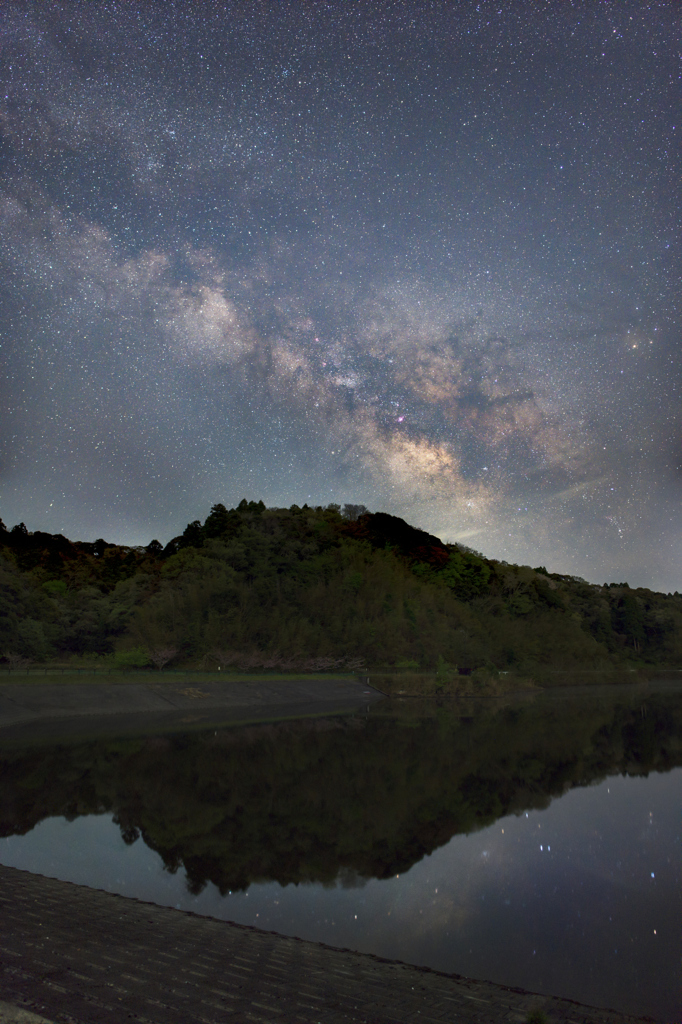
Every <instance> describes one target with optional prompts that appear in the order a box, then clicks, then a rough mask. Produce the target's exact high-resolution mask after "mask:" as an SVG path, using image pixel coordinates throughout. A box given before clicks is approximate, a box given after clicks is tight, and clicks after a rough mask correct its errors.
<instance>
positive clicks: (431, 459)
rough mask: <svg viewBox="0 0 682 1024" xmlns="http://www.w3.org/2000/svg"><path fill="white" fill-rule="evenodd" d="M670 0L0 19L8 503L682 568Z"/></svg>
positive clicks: (132, 539)
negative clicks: (411, 531)
mask: <svg viewBox="0 0 682 1024" xmlns="http://www.w3.org/2000/svg"><path fill="white" fill-rule="evenodd" d="M680 22H681V11H680V6H679V4H677V3H676V2H650V3H644V2H641V0H637V2H627V0H618V2H615V0H614V2H608V0H604V2H594V0H584V2H581V0H562V2H559V0H556V2H549V0H545V2H539V3H533V4H525V3H518V2H516V0H497V2H495V3H491V2H486V0H482V2H480V3H476V2H473V0H472V2H468V0H461V2H454V0H448V2H437V0H433V2H426V0H424V2H417V0H402V2H390V0H383V2H382V0H375V2H372V3H371V4H370V3H350V2H341V0H330V2H326V3H323V2H315V0H311V2H305V3H303V2H301V0H291V2H287V0H278V2H276V3H260V2H256V0H253V2H232V3H230V2H227V3H215V2H212V3H202V2H191V3H190V2H181V0H178V2H175V3H151V2H150V3H145V4H138V5H134V4H131V3H124V2H120V3H113V2H111V3H100V2H96V0H95V2H87V3H85V2H77V0H76V2H68V3H53V2H41V3H37V2H34V3H31V2H21V3H12V2H10V0H8V2H6V3H4V4H3V5H2V11H0V38H1V39H2V62H1V63H0V128H1V130H2V146H1V149H0V331H1V335H0V338H1V348H0V353H1V356H2V363H3V371H4V372H3V385H2V389H3V390H2V393H1V396H0V403H1V404H0V410H1V417H2V421H1V427H2V429H1V430H0V446H1V448H0V452H1V470H2V475H1V478H0V479H1V485H0V488H1V489H0V502H1V503H0V515H2V518H3V519H4V521H5V523H6V524H7V525H8V526H12V525H13V524H14V523H16V522H18V521H20V520H22V521H24V522H25V523H26V525H27V527H28V529H29V530H31V531H33V530H44V531H47V532H51V533H58V532H63V533H64V534H66V535H67V536H68V537H71V538H76V537H80V538H82V539H83V540H94V539H95V538H97V537H100V536H104V537H106V538H107V539H108V540H111V541H116V542H119V543H124V544H141V543H144V544H147V543H148V542H149V540H150V539H151V538H152V537H158V538H159V539H160V540H161V541H163V542H164V543H165V541H166V540H168V539H169V538H170V537H171V536H173V535H174V534H176V533H178V532H179V531H181V530H182V529H183V527H184V525H185V524H186V523H187V522H188V521H191V520H194V519H196V518H201V519H203V518H204V517H205V516H206V514H207V511H208V509H209V508H210V506H211V505H212V504H213V503H214V502H224V503H225V505H227V506H228V507H230V506H233V505H236V504H237V503H238V501H239V500H240V499H241V498H242V497H244V496H245V497H247V498H249V499H254V500H258V499H263V501H264V502H265V504H266V505H268V506H271V505H272V506H275V505H276V506H288V505H290V504H292V503H294V502H296V503H298V504H299V505H303V503H304V502H307V503H308V504H310V505H311V506H316V505H325V504H327V503H328V502H341V503H343V502H362V503H364V504H365V505H367V506H368V507H369V508H370V509H372V511H379V510H382V511H385V512H390V513H393V514H395V515H400V516H403V517H405V518H407V519H408V520H409V521H410V522H411V523H413V524H414V525H415V526H419V527H421V528H423V529H426V530H429V531H431V532H432V533H435V534H437V535H438V536H440V537H442V538H443V539H444V540H446V541H462V542H464V543H466V544H468V545H470V546H473V547H475V548H477V549H480V550H481V551H483V552H484V553H485V554H486V555H488V556H490V557H494V558H497V559H505V560H507V561H510V562H522V563H529V564H531V565H537V564H539V563H541V564H543V565H546V566H547V567H548V569H549V570H550V571H555V572H562V573H572V574H577V575H580V576H583V577H585V578H586V579H588V580H591V581H594V582H603V581H604V580H618V581H620V580H626V579H627V580H628V581H629V582H630V583H631V584H632V585H644V586H649V587H655V588H660V589H662V590H665V591H675V590H680V589H682V588H681V584H682V530H681V528H680V516H679V500H680V484H681V480H680V472H681V469H682V451H681V450H680V446H681V442H682V410H681V407H680V402H679V393H680V378H681V373H682V352H681V351H680V328H681V321H682V317H681V311H680V291H679V282H680V278H681V276H682V259H681V256H682V251H681V243H680V230H679V229H680V211H681V210H682V194H681V193H682V188H681V185H680V182H682V173H681V172H682V167H681V166H680V164H681V160H680V146H679V136H680V131H681V126H680V123H679V115H680V67H679V44H680V28H681V24H680Z"/></svg>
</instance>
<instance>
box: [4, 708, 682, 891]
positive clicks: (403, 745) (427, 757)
mask: <svg viewBox="0 0 682 1024" xmlns="http://www.w3.org/2000/svg"><path fill="white" fill-rule="evenodd" d="M679 764H682V695H681V696H679V697H678V696H676V695H675V694H673V693H668V694H665V693H658V694H649V695H648V696H647V697H646V700H644V698H643V696H642V693H641V691H640V692H639V695H633V691H629V692H628V693H625V692H621V693H620V694H618V693H617V692H615V691H614V692H611V693H608V692H606V693H605V692H604V691H601V692H600V693H592V694H589V695H585V696H580V697H579V698H577V697H576V698H570V697H569V696H568V695H563V696H562V697H561V698H556V697H554V695H552V696H551V697H544V696H541V697H538V698H535V699H531V700H526V701H524V702H520V703H507V704H506V705H504V706H502V705H499V704H496V703H495V704H493V703H489V704H487V705H483V706H478V707H477V706H476V705H475V704H474V703H473V702H471V703H470V705H468V706H467V705H464V703H463V702H459V703H457V702H455V703H453V704H452V705H450V706H446V705H444V706H442V707H435V706H434V705H433V704H427V703H424V704H419V703H417V702H409V701H406V702H402V703H401V702H386V703H384V704H383V705H381V706H380V707H377V708H376V709H374V710H373V711H372V712H371V713H370V714H369V715H368V716H367V717H353V718H346V719H338V718H337V719H319V720H316V721H313V722H310V721H305V722H297V723H285V724H279V725H263V726H253V727H249V728H244V729H231V730H222V731H219V732H218V733H216V734H214V732H213V731H211V732H210V733H194V734H183V735H176V736H170V737H150V738H146V739H130V740H120V741H116V742H108V743H101V742H98V743H89V744H81V745H74V746H68V747H51V748H49V749H44V748H43V749H33V750H28V751H18V752H17V751H12V752H5V753H3V754H2V755H0V771H1V772H2V777H3V787H2V792H1V795H0V801H1V802H0V831H1V834H2V835H12V834H17V833H25V832H27V831H29V830H30V829H31V828H32V827H33V826H34V825H35V824H36V823H37V822H38V821H40V820H41V819H42V818H45V817H48V816H54V815H66V816H67V817H68V818H73V817H77V816H78V815H82V814H92V813H97V812H102V811H113V812H114V815H115V820H116V821H117V823H118V824H119V826H120V828H121V832H122V835H123V838H124V840H125V841H126V842H134V841H135V839H136V838H138V836H140V835H141V836H142V837H143V838H144V841H145V842H146V843H147V845H148V846H150V847H151V848H152V849H154V850H156V851H158V852H159V854H160V855H161V856H162V858H163V861H164V863H165V865H166V867H167V869H168V870H169V871H176V870H178V869H179V868H181V867H184V869H185V870H186V872H187V877H188V885H189V888H190V889H191V890H192V891H193V892H199V891H200V890H201V889H202V887H203V886H204V885H205V884H206V882H207V881H212V882H214V883H215V884H216V885H217V886H218V887H219V889H220V890H221V891H223V892H225V891H228V890H233V891H234V890H236V889H243V888H246V887H247V886H248V885H249V884H250V883H251V882H253V881H257V880H270V879H273V880H276V881H279V882H281V883H282V884H286V883H288V882H301V881H319V882H323V883H327V884H330V883H332V882H334V881H335V880H337V879H338V880H340V881H341V882H342V883H343V884H347V885H357V884H361V882H362V879H364V878H368V877H378V878H383V877H388V876H390V875H393V874H396V873H399V872H403V871H405V870H407V869H408V868H409V867H410V866H411V865H412V864H414V863H415V862H416V861H418V860H420V859H421V858H422V857H423V856H424V855H425V854H427V853H430V852H431V851H432V850H434V849H435V848H436V847H438V846H441V845H443V844H444V843H446V842H447V841H448V840H449V839H450V838H451V837H452V836H453V835H454V834H456V833H462V832H470V831H473V830H475V829H478V828H481V827H484V826H486V825H488V824H491V823H492V822H494V821H495V820H496V819H497V818H499V817H501V816H503V815H506V814H510V813H520V812H521V811H524V810H527V809H530V808H538V807H543V806H546V805H547V804H548V803H549V801H550V800H551V798H552V797H553V796H556V795H559V794H561V793H562V792H564V791H565V790H566V789H568V788H570V787H572V786H576V785H585V784H587V783H589V782H592V781H594V780H595V779H598V778H600V777H603V776H605V775H607V774H614V773H617V772H627V773H629V774H642V773H647V772H649V771H652V770H662V771H663V770H667V769H670V768H672V767H674V766H676V765H679Z"/></svg>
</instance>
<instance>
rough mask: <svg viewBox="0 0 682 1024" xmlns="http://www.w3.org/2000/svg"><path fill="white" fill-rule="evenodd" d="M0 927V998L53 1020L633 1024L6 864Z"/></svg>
mask: <svg viewBox="0 0 682 1024" xmlns="http://www.w3.org/2000/svg"><path fill="white" fill-rule="evenodd" d="M0 921H1V922H2V924H1V928H0V999H1V1000H3V1001H4V1002H5V1003H6V1004H10V1005H11V1006H13V1007H16V1008H21V1009H24V1010H26V1011H30V1012H32V1013H34V1014H37V1015H39V1016H41V1017H43V1018H46V1019H47V1020H49V1021H51V1022H54V1024H121V1022H123V1021H138V1022H140V1024H218V1022H223V1021H232V1022H240V1024H241V1022H254V1024H265V1022H267V1024H271V1022H278V1024H354V1022H357V1024H360V1022H365V1024H407V1022H414V1024H416V1022H419V1024H445V1022H452V1021H454V1022H457V1024H473V1022H476V1024H493V1022H495V1024H498V1022H502V1021H510V1022H517V1024H522V1022H524V1021H525V1020H526V1019H527V1017H528V1014H529V1013H530V1012H531V1011H532V1010H536V1009H542V1010H543V1011H544V1013H545V1015H546V1018H547V1020H548V1021H549V1022H550V1024H560V1022H561V1024H634V1022H635V1021H636V1020H640V1021H641V1020H642V1018H635V1017H629V1016H627V1015H625V1014H622V1013H615V1012H609V1011H607V1010H595V1009H590V1008H588V1007H585V1006H579V1005H578V1004H576V1003H573V1002H571V1001H569V1000H566V999H556V998H553V997H547V996H537V995H532V994H531V993H528V992H523V991H521V990H518V989H509V988H505V987H503V986H498V985H492V984H489V983H487V982H480V981H472V980H470V979H468V978H461V977H458V976H456V975H445V974H440V973H438V972H437V971H431V970H428V969H424V968H417V967H411V966H408V965H406V964H402V963H399V962H394V961H388V960H382V959H381V958H379V957H374V956H368V955H366V954H363V953H353V952H349V951H348V950H338V949H332V948H330V947H329V946H324V945H322V944H318V943H314V942H305V941H302V940H300V939H292V938H287V937H285V936H281V935H275V934H274V933H272V932H263V931H258V930H257V929H255V928H247V927H244V926H241V925H234V924H229V923H226V922H224V921H216V920H214V919H213V918H205V917H199V916H197V915H195V914H191V913H186V912H182V911H178V910H171V909H167V908H165V907H157V906H155V905H154V904H150V903H141V902H139V901H137V900H131V899H126V898H124V897H122V896H114V895H111V894H109V893H105V892H101V891H100V890H95V889H87V888H85V887H83V886H77V885H73V884H71V883H70V882H60V881H56V880H54V879H50V878H43V877H41V876H39V875H31V874H29V873H28V872H26V871H19V870H17V869H15V868H7V867H0ZM1 1011H2V1005H1V1004H0V1021H2V1020H3V1017H2V1016H1ZM18 1019H20V1018H18ZM24 1019H26V1018H24ZM30 1019H31V1018H30V1017H29V1018H28V1020H30ZM7 1020H8V1021H9V1020H12V1018H11V1017H7Z"/></svg>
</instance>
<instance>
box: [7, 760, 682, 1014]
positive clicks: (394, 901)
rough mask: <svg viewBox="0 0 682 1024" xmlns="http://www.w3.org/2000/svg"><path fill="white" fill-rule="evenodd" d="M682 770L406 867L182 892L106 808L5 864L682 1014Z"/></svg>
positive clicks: (505, 979)
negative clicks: (326, 879)
mask: <svg viewBox="0 0 682 1024" xmlns="http://www.w3.org/2000/svg"><path fill="white" fill-rule="evenodd" d="M681 810H682V769H676V770H674V771H672V772H670V773H668V774H666V775H651V776H650V777H649V778H646V779H644V778H622V777H614V778H611V779H608V780H607V781H606V782H603V783H601V784H599V785H597V786H592V787H589V788H586V789H574V790H572V791H571V792H569V793H567V794H566V795H565V796H564V797H563V798H562V799H561V800H555V801H553V803H552V804H551V805H550V807H549V808H548V809H547V810H544V811H531V812H529V813H528V814H524V815H522V816H520V817H518V818H515V817H511V818H503V819H500V821H498V822H497V823H496V824H495V825H493V826H491V827H490V828H487V829H485V830H483V831H481V832H477V833H474V834H473V835H470V836H455V837H454V838H453V839H452V840H451V841H450V842H449V843H448V844H447V845H446V846H444V847H442V848H441V849H439V850H436V851H435V852H434V853H433V854H432V855H431V856H429V857H425V858H424V859H423V860H422V861H421V862H420V863H418V864H416V865H414V867H412V868H411V869H410V870H409V871H408V872H407V873H405V874H404V875H402V876H399V877H396V878H392V879H388V880H385V881H378V880H376V879H373V880H371V881H368V882H366V883H365V884H364V885H362V884H357V883H356V881H354V880H350V879H349V880H347V881H346V884H345V885H344V884H342V883H339V884H338V885H337V886H335V887H329V888H324V887H322V886H320V885H300V886H294V885H289V886H286V887H284V888H282V887H281V886H280V885H279V884H278V883H273V882H271V883H265V884H258V885H252V886H251V887H250V888H249V890H248V892H247V893H234V894H232V895H228V896H226V897H221V896H220V893H219V892H218V890H217V889H216V888H215V887H214V886H213V885H208V886H207V887H206V889H205V890H204V891H203V892H202V893H201V894H200V895H199V896H198V897H194V896H191V895H190V894H188V892H187V891H186V887H185V881H184V876H183V875H182V873H181V872H179V873H178V874H177V875H170V874H169V873H168V872H166V871H165V870H164V868H163V864H162V861H161V858H160V857H159V856H158V855H157V854H156V853H154V852H152V851H151V850H149V849H148V848H147V847H145V845H144V843H143V842H142V841H141V840H138V841H137V842H136V843H134V844H133V845H132V846H126V845H125V844H124V842H123V840H122V839H121V836H120V832H119V829H118V827H117V826H116V825H114V824H113V822H112V820H111V816H110V815H102V816H90V817H85V818H79V819H77V820H75V821H73V822H67V821H66V820H65V819H63V818H51V819H48V820H46V821H44V822H42V823H41V824H39V825H38V826H37V827H36V828H34V829H33V830H32V831H31V832H30V833H28V834H27V835H25V836H12V837H10V838H8V839H4V840H2V841H0V862H2V863H3V864H6V865H11V866H15V867H22V868H26V869H28V870H29V871H34V872H39V873H42V874H45V875H51V876H54V877H57V878H62V879H67V880H70V881H73V882H79V883H82V884H86V885H91V886H94V887H97V888H103V889H108V890H110V891H112V892H118V893H122V894H124V895H126V896H136V897H139V898H141V899H144V900H150V901H153V902H155V903H159V904H165V905H168V906H175V907H178V908H181V909H183V910H193V911H194V912H195V913H199V914H210V915H212V916H214V917H218V918H225V919H228V920H231V921H238V922H241V923H243V924H255V925H257V926H259V927H261V928H265V929H271V930H274V931H278V932H283V933H289V934H292V935H298V936H300V937H301V938H306V939H315V940H320V941H324V942H328V943H330V944H331V945H335V946H345V947H349V948H352V949H358V950H361V951H364V952H371V953H376V954H379V955H381V956H386V957H391V958H398V959H401V960H405V961H407V962H410V963H416V964H426V965H428V966H431V967H435V968H437V969H439V970H442V971H449V972H457V973H460V974H467V975H470V976H472V977H477V978H487V979H490V980H493V981H497V982H502V983H504V984H507V985H519V986H522V987H525V988H528V989H531V990H534V991H541V992H548V993H552V994H554V995H563V996H568V997H571V998H573V999H577V1000H580V1001H581V1002H586V1003H590V1004H593V1005H601V1006H610V1007H613V1008H616V1009H622V1010H629V1011H630V1012H639V1013H645V1012H648V1013H655V1014H657V1015H663V1016H666V1017H667V1018H668V1019H670V1018H671V1016H672V1015H675V1019H677V1016H678V1015H679V1011H680V1008H681V1006H682V999H681V998H680V995H681V992H682V988H681V984H682V971H681V969H680V957H681V954H682V931H681V921H682V915H681V913H680V911H681V910H682V893H681V891H680V852H681V850H680V836H681V834H682V827H681V826H682V820H681V817H680V815H681Z"/></svg>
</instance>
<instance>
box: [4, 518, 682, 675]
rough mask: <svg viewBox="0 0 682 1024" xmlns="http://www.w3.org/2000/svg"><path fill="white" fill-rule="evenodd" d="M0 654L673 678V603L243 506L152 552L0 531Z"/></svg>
mask: <svg viewBox="0 0 682 1024" xmlns="http://www.w3.org/2000/svg"><path fill="white" fill-rule="evenodd" d="M0 652H2V657H3V663H4V664H5V665H18V664H26V663H27V662H38V663H41V662H46V661H49V662H54V661H55V660H57V661H63V660H68V659H69V658H72V657H73V656H74V655H77V656H92V657H94V656H100V657H101V659H102V661H101V663H102V664H103V665H104V664H110V665H112V666H114V667H123V666H126V665H129V666H134V665H144V664H156V665H157V666H158V667H161V666H162V665H166V664H167V665H172V666H182V665H184V666H193V667H205V668H215V667H217V666H218V665H221V666H222V667H223V668H225V667H229V666H234V667H236V668H242V669H248V668H253V669H255V668H272V669H295V670H304V669H308V670H317V671H320V670H325V669H332V668H335V669H339V668H347V669H349V670H361V669H364V668H370V669H374V668H397V669H403V670H410V669H411V670H414V671H416V670H417V669H421V670H427V669H431V670H433V669H434V668H436V667H437V666H438V667H439V671H441V672H443V671H444V670H445V669H447V671H449V672H451V673H455V674H464V675H468V674H470V673H472V672H473V673H476V672H485V671H487V672H505V671H513V672H516V673H521V674H526V675H530V676H538V674H543V673H546V672H551V671H553V670H568V671H580V670H583V669H590V670H594V669H597V670H599V669H602V670H604V671H609V670H614V669H618V668H619V666H626V665H630V666H634V665H656V666H671V667H677V666H678V665H681V664H682V597H680V596H679V595H678V594H677V593H676V594H674V595H670V594H668V595H665V594H657V593H653V592H651V591H649V590H645V589H641V588H640V589H631V588H630V587H628V585H627V584H626V583H618V584H616V583H611V584H609V585H604V586H595V585H591V584H588V583H586V582H585V581H584V580H581V579H578V578H577V577H572V576H564V575H559V574H557V573H550V572H547V570H546V569H545V568H544V567H538V568H536V569H531V568H529V567H527V566H517V565H508V564H507V563H506V562H498V561H495V560H494V559H490V558H485V557H483V556H482V555H479V554H477V553H476V552H473V551H471V550H470V549H468V548H466V547H464V546H462V545H458V544H445V543H443V542H442V541H441V540H439V539H438V538H437V537H433V536H431V535H430V534H428V533H425V532H423V531H421V530H417V529H415V528H413V527H412V526H410V525H409V524H408V523H406V522H404V520H402V519H398V518H396V517H395V516H390V515H386V514H384V513H374V514H370V513H368V512H366V511H365V510H364V509H363V508H362V507H361V506H360V507H358V506H345V508H344V510H343V511H342V510H341V509H340V507H339V506H338V505H330V506H328V507H327V508H319V507H318V508H314V509H313V508H308V507H307V506H305V505H304V506H303V508H299V507H298V506H296V505H293V506H292V507H291V508H289V509H268V508H266V507H265V506H264V504H263V503H262V502H253V501H251V502H247V501H242V502H241V503H240V504H239V506H238V507H237V508H235V509H229V510H228V509H226V508H225V507H224V506H223V505H214V506H213V508H212V509H211V511H210V514H209V515H208V517H207V518H206V520H205V521H204V522H203V523H201V522H200V521H198V520H197V521H196V522H193V523H190V524H189V525H188V526H187V527H186V529H185V531H184V532H183V533H182V534H181V535H180V536H178V537H175V538H173V540H171V541H170V542H169V543H168V544H167V545H166V546H165V547H163V546H162V545H161V544H160V543H159V542H158V541H155V540H153V541H152V542H151V543H150V544H149V545H147V547H125V546H122V545H118V544H109V543H107V542H106V541H104V540H97V541H95V542H94V543H85V542H79V541H76V542H72V541H69V540H67V539H66V538H65V537H63V536H61V535H52V534H47V533H41V532H35V533H30V532H29V531H27V530H26V528H25V526H24V525H23V524H20V525H19V526H15V527H14V528H13V529H12V530H7V529H6V528H5V526H4V525H3V524H2V523H1V521H0Z"/></svg>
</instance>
